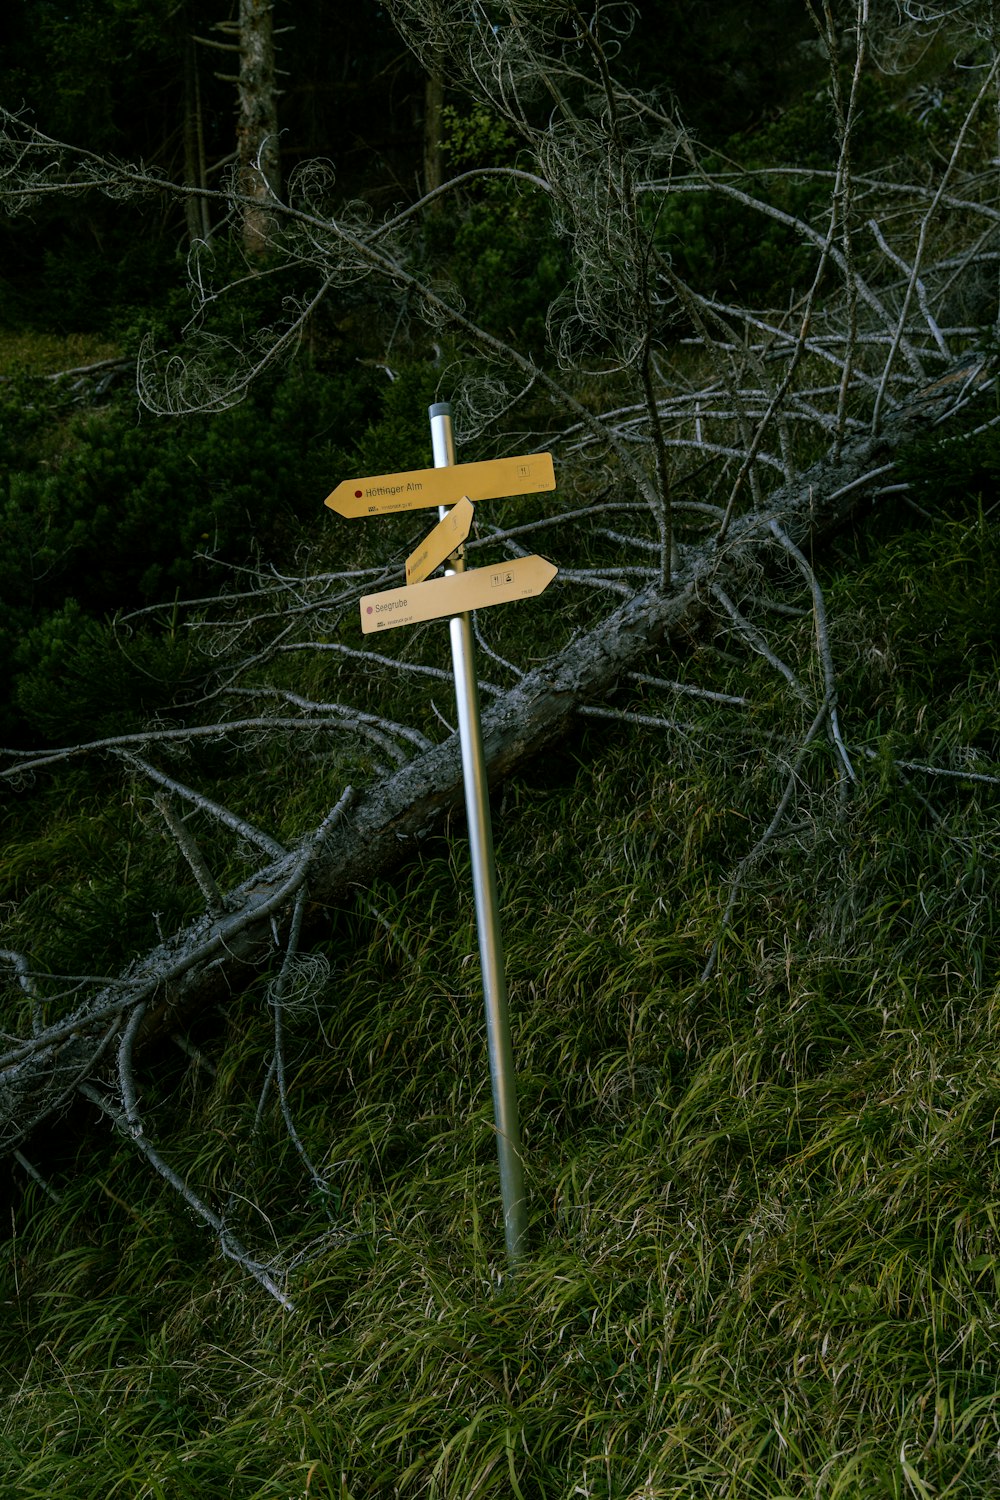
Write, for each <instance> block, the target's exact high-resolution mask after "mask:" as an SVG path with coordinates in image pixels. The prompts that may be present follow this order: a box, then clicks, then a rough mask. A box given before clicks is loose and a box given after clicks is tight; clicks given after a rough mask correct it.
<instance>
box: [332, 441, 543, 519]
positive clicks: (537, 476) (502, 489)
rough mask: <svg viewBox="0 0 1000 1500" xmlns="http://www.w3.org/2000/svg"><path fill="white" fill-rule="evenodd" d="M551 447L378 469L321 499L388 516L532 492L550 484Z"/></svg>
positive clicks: (341, 510)
mask: <svg viewBox="0 0 1000 1500" xmlns="http://www.w3.org/2000/svg"><path fill="white" fill-rule="evenodd" d="M555 487H556V476H555V473H554V471H553V468H552V454H551V453H529V454H526V455H525V456H523V457H521V458H491V459H487V460H486V461H485V462H484V463H478V464H450V465H449V466H448V467H447V468H441V469H412V470H411V471H410V473H408V474H376V475H375V476H374V477H373V478H371V479H345V480H343V482H342V483H341V484H338V485H337V488H336V489H335V490H334V491H333V492H332V493H331V494H329V495H327V497H326V500H325V501H324V504H326V505H328V506H329V507H330V509H331V510H335V511H336V512H337V514H338V515H341V516H386V515H389V514H391V513H392V512H393V511H399V510H425V509H426V508H427V507H428V506H431V505H454V504H455V502H456V501H457V500H461V498H462V496H463V495H467V496H468V498H469V499H470V500H498V499H500V498H501V496H504V495H535V494H538V493H539V491H541V490H554V489H555Z"/></svg>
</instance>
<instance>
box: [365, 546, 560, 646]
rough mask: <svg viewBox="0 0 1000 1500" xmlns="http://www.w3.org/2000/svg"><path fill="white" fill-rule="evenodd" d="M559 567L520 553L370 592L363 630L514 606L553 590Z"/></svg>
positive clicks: (383, 628) (368, 632)
mask: <svg viewBox="0 0 1000 1500" xmlns="http://www.w3.org/2000/svg"><path fill="white" fill-rule="evenodd" d="M558 571H559V569H558V568H557V567H556V565H555V563H550V562H549V561H548V560H547V559H546V558H544V557H537V556H534V555H532V556H530V557H515V558H512V559H511V560H510V561H508V562H504V563H498V564H497V565H496V566H495V567H492V568H473V569H472V570H471V571H469V572H467V573H446V574H445V576H444V577H443V578H431V579H429V580H428V581H427V582H426V583H418V584H415V585H414V587H413V588H407V589H385V590H384V591H383V592H382V593H380V594H366V595H365V596H364V598H363V599H362V600H361V629H362V630H363V631H364V633H365V635H371V634H372V632H373V631H375V630H391V629H393V627H394V626H396V625H416V624H419V623H420V622H422V621H424V620H440V619H442V618H443V617H444V616H445V615H464V614H466V613H467V612H468V611H469V610H471V609H486V608H487V607H488V606H489V605H491V604H509V603H510V602H511V601H512V600H514V599H531V598H534V596H535V595H536V594H540V593H541V592H542V590H543V589H546V588H548V586H549V584H550V583H551V582H552V580H553V578H554V577H555V576H556V574H557V573H558Z"/></svg>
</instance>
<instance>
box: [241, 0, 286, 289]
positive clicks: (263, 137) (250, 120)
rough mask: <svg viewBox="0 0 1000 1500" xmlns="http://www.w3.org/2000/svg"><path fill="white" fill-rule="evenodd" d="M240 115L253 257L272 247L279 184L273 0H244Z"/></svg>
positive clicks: (246, 227)
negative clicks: (274, 203) (273, 210)
mask: <svg viewBox="0 0 1000 1500" xmlns="http://www.w3.org/2000/svg"><path fill="white" fill-rule="evenodd" d="M239 41H240V75H239V85H238V89H239V120H238V124H237V130H236V141H237V158H238V162H239V189H240V193H241V194H242V196H243V198H244V199H245V200H248V201H246V203H245V206H244V209H243V248H244V249H245V250H246V252H247V254H248V255H249V256H251V257H252V258H253V259H255V260H260V259H262V258H263V257H264V256H266V255H267V253H268V247H269V245H270V242H271V236H272V230H273V215H272V213H271V208H270V202H271V199H272V198H273V197H276V196H277V195H278V193H279V192H280V190H281V162H280V156H279V151H278V103H277V88H276V86H275V65H274V25H273V5H272V3H271V0H240V18H239Z"/></svg>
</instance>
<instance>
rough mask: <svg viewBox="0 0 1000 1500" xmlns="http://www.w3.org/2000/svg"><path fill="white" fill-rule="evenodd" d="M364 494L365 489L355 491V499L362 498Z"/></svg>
mask: <svg viewBox="0 0 1000 1500" xmlns="http://www.w3.org/2000/svg"><path fill="white" fill-rule="evenodd" d="M363 494H364V490H355V491H354V498H355V500H360V499H361V497H362V495H363Z"/></svg>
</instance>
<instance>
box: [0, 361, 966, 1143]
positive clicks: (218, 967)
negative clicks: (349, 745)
mask: <svg viewBox="0 0 1000 1500" xmlns="http://www.w3.org/2000/svg"><path fill="white" fill-rule="evenodd" d="M991 384H992V371H991V368H990V366H989V362H988V361H987V360H986V359H985V358H979V359H977V360H976V361H975V362H974V363H970V362H968V361H967V362H966V363H965V364H964V365H963V366H962V367H961V368H960V369H957V370H954V371H952V372H950V373H949V374H948V375H946V376H945V377H942V378H941V379H940V380H938V381H936V382H934V383H933V384H932V385H929V386H927V387H925V388H924V389H923V390H921V391H920V392H918V394H917V395H916V396H914V397H913V398H911V400H910V401H909V402H908V403H907V404H906V405H905V406H904V407H902V408H901V409H900V410H899V411H897V412H896V413H894V414H893V415H892V417H891V418H889V419H888V420H887V421H886V422H885V424H884V426H883V428H882V430H881V431H880V433H879V434H878V435H877V436H875V437H862V438H858V439H855V440H854V441H852V442H849V443H844V444H843V445H842V446H841V449H840V453H839V456H837V457H835V458H833V457H831V458H827V459H824V460H821V461H820V462H818V463H816V464H814V465H813V466H812V467H811V468H809V469H808V470H807V471H806V472H805V473H803V474H802V475H801V476H800V477H799V478H798V479H796V480H795V481H794V482H792V483H790V484H786V485H784V486H782V487H781V488H780V489H778V490H777V491H776V492H775V493H774V494H772V496H771V497H770V499H769V501H768V502H767V504H766V506H765V507H764V508H762V509H760V510H757V511H755V512H753V513H751V514H749V515H746V516H743V517H739V518H737V519H735V520H734V521H733V524H732V526H731V528H730V530H729V533H728V535H727V536H726V538H725V540H724V542H721V543H720V542H719V541H718V540H710V541H708V542H706V543H704V544H702V545H701V546H700V547H692V548H690V549H688V551H687V552H686V554H685V555H684V556H683V557H682V560H681V568H680V570H679V574H678V576H677V578H676V579H675V582H674V586H673V588H672V589H671V590H670V591H663V590H661V589H660V588H659V587H658V586H656V585H655V584H654V585H653V586H651V587H649V588H646V589H644V590H642V591H641V592H639V593H636V594H634V595H633V596H632V597H630V598H629V599H627V600H626V601H625V602H624V603H623V604H622V605H621V606H620V607H619V608H618V609H617V610H615V612H614V613H612V614H611V615H610V616H609V617H607V618H606V619H604V620H602V621H601V623H600V624H599V625H598V626H597V628H596V629H594V630H592V631H591V632H589V633H587V634H583V635H580V636H578V637H577V638H576V639H575V640H573V641H572V642H571V643H570V645H569V646H568V647H567V648H566V649H565V650H564V651H563V652H562V653H561V655H559V656H557V657H555V658H553V659H551V660H549V661H547V662H546V663H544V664H543V665H542V666H540V667H537V668H536V669H535V670H533V671H531V672H529V673H526V674H525V675H523V676H522V677H521V678H520V679H519V680H518V681H517V683H516V684H515V685H514V686H513V687H512V688H510V689H509V690H508V691H507V692H506V693H504V694H502V695H500V696H498V697H497V699H496V701H495V702H494V703H492V704H491V705H490V707H489V708H488V709H487V710H486V712H485V713H484V715H483V740H484V747H485V753H486V760H487V766H488V769H489V774H490V779H491V782H492V783H493V784H494V785H495V784H498V783H500V782H502V781H503V780H504V779H505V778H506V777H509V776H511V775H512V774H514V773H515V772H517V771H518V770H520V769H521V768H522V767H523V766H524V765H525V764H526V763H527V762H528V761H529V760H531V759H532V758H533V757H535V756H537V755H539V754H540V753H542V752H543V751H545V750H546V749H548V748H550V747H551V746H553V745H555V744H556V743H558V742H559V741H560V740H561V739H562V738H563V737H564V736H565V735H566V734H567V732H568V731H569V730H570V729H571V727H572V726H573V725H574V723H575V722H577V721H578V717H579V716H580V714H581V713H583V712H585V711H586V710H587V709H588V708H594V707H595V706H598V705H600V704H602V703H603V702H605V701H606V700H607V699H608V698H609V697H610V696H611V695H613V693H614V692H615V690H616V688H617V687H618V686H619V684H623V683H626V682H627V681H628V679H629V674H630V673H632V672H633V671H634V670H635V669H636V668H638V667H640V666H641V665H643V664H646V663H648V661H649V658H650V657H651V656H652V655H653V654H654V653H655V651H656V650H657V648H658V647H660V646H661V645H663V644H664V643H666V642H668V641H670V640H671V639H679V638H682V637H686V638H689V637H690V636H691V635H692V634H693V633H695V632H697V630H698V629H699V627H700V626H701V625H702V624H703V623H704V622H707V621H709V620H711V618H712V617H713V609H712V605H711V602H710V601H711V599H712V591H713V588H715V589H717V588H719V587H723V588H724V589H726V590H727V591H729V592H733V593H736V592H738V591H739V589H740V587H741V585H742V583H743V582H745V581H751V580H756V581H759V576H760V572H761V570H762V569H767V568H769V567H773V566H774V561H775V558H776V557H777V556H779V555H780V554H779V553H778V552H777V550H776V549H775V546H774V542H775V536H776V531H775V528H778V529H779V532H778V533H777V534H780V536H781V537H782V538H783V539H785V541H783V547H782V551H784V552H787V551H788V550H789V549H790V548H793V547H794V548H797V549H799V550H800V551H801V552H802V553H804V554H808V555H815V553H816V551H817V550H818V549H819V548H820V547H821V546H822V544H823V542H824V540H826V539H828V538H829V536H830V535H831V534H832V533H834V532H836V531H838V530H840V529H841V528H843V527H844V526H845V525H846V524H847V523H848V522H849V521H850V520H851V519H852V518H853V517H855V516H856V515H857V514H858V513H859V512H860V511H861V509H862V507H863V506H865V505H866V504H868V503H870V500H871V497H873V496H874V495H875V494H876V493H877V491H878V490H879V488H884V480H885V476H886V474H888V473H889V472H890V471H891V470H892V468H893V466H894V463H895V461H896V457H897V455H898V454H899V452H900V450H901V449H902V448H904V447H905V446H906V445H907V444H908V443H909V442H911V441H912V440H913V439H914V438H915V437H916V436H917V435H918V434H920V433H921V432H922V431H926V430H928V429H931V428H933V427H936V426H938V424H939V423H940V422H941V421H942V420H943V419H944V418H945V417H946V416H947V414H948V412H949V411H950V410H953V409H954V407H955V404H956V402H957V401H959V402H961V403H962V404H964V403H965V401H966V399H967V398H968V395H969V392H970V390H971V389H978V390H979V391H984V390H986V389H987V388H989V387H990V386H991ZM827 689H828V694H829V684H827ZM829 708H830V699H829V696H827V697H826V698H825V699H824V703H823V708H822V710H821V718H822V719H825V716H826V715H827V713H828V712H829ZM814 727H815V726H814ZM95 748H99V747H95ZM462 802H463V791H462V777H461V766H460V759H459V754H458V747H457V743H456V740H455V738H454V737H452V738H450V739H448V740H446V741H444V742H442V743H441V744H439V745H435V746H433V747H431V748H429V749H426V750H423V751H422V752H421V753H419V754H416V755H415V756H414V757H413V758H412V759H410V760H408V761H407V762H406V763H405V764H403V765H401V766H400V767H399V769H398V770H396V771H394V772H393V773H392V774H391V775H389V776H387V777H385V778H384V779H383V780H381V781H379V782H377V783H376V784H375V785H373V786H371V787H370V788H368V789H366V790H365V791H363V792H361V793H359V794H357V795H354V794H353V793H351V792H350V791H348V792H345V794H344V796H343V797H342V798H341V799H340V801H339V802H338V803H337V805H336V807H335V808H334V809H333V810H332V811H331V812H330V814H328V816H327V817H326V819H324V821H323V823H322V824H321V825H320V827H319V828H317V829H316V830H315V832H314V833H313V834H312V835H310V836H309V837H308V838H307V839H306V840H304V841H303V842H302V843H301V844H300V845H299V846H298V847H297V848H295V849H293V850H290V851H288V852H281V853H280V854H276V855H275V856H274V857H273V858H272V859H271V860H270V862H269V863H268V864H266V865H265V866H264V867H263V868H262V869H259V870H258V871H257V872H256V873H255V874H254V875H252V876H251V877H250V878H249V879H248V880H246V881H244V882H243V883H242V884H241V885H240V886H238V887H236V888H235V889H234V890H232V891H230V892H229V893H228V895H227V896H226V897H225V899H224V907H225V911H224V913H223V914H222V915H221V916H212V915H210V914H207V915H205V916H203V917H202V918H200V919H199V920H198V921H196V922H193V923H191V924H190V925H189V926H188V927H187V928H185V929H184V930H182V931H181V932H179V933H177V934H176V935H175V936H173V937H172V938H170V939H169V940H167V941H166V942H164V943H161V944H160V945H159V946H158V947H157V948H156V949H154V950H153V951H152V952H150V953H148V954H147V955H146V956H145V957H143V958H140V959H137V960H135V961H134V962H133V964H132V965H131V966H130V967H129V968H128V969H127V970H126V971H125V972H124V973H123V974H122V975H121V976H120V977H119V978H118V979H116V980H115V982H114V983H112V984H109V985H104V986H101V987H99V988H97V989H95V990H94V991H93V992H92V993H91V995H90V996H89V998H88V999H86V1000H85V1001H83V1002H82V1003H81V1004H80V1005H79V1006H78V1007H77V1009H76V1011H75V1012H74V1013H73V1015H72V1016H70V1017H68V1018H65V1019H63V1020H60V1021H59V1022H58V1023H57V1024H54V1025H52V1026H50V1027H44V1026H39V1027H37V1028H36V1033H35V1034H34V1035H32V1036H30V1037H29V1038H27V1039H26V1040H25V1041H24V1042H21V1043H19V1044H17V1045H15V1046H13V1047H11V1048H10V1050H9V1051H8V1052H7V1054H6V1056H4V1057H0V1141H2V1149H3V1150H4V1151H5V1152H6V1153H10V1152H12V1151H15V1150H17V1149H19V1148H20V1147H21V1146H22V1145H23V1143H24V1141H25V1140H26V1139H27V1137H28V1136H29V1135H30V1134H31V1133H32V1131H33V1130H34V1129H36V1128H37V1126H38V1125H39V1124H41V1123H42V1122H43V1121H45V1120H46V1119H48V1118H50V1117H51V1116H52V1115H53V1114H55V1113H57V1112H58V1111H59V1110H60V1109H62V1108H63V1107H64V1106H65V1104H66V1102H67V1100H68V1099H69V1098H70V1097H71V1096H72V1095H73V1094H75V1093H76V1092H77V1091H78V1089H79V1088H80V1085H81V1084H82V1083H84V1082H85V1081H86V1080H88V1079H89V1078H92V1077H95V1076H96V1077H98V1078H101V1077H102V1069H103V1068H104V1067H105V1058H106V1055H107V1053H108V1049H109V1048H110V1047H111V1043H112V1041H113V1040H114V1039H115V1038H116V1037H118V1036H119V1035H120V1033H121V1031H122V1028H123V1027H126V1028H127V1033H126V1034H127V1035H128V1046H129V1048H131V1046H132V1045H133V1042H134V1045H135V1048H136V1050H137V1051H138V1050H140V1049H141V1048H143V1047H148V1046H149V1045H150V1044H151V1042H152V1041H153V1040H154V1039H159V1038H160V1037H161V1036H163V1035H170V1034H173V1033H174V1032H175V1031H176V1029H177V1026H178V1023H179V1022H180V1021H181V1020H182V1019H183V1017H184V1015H185V1014H187V1013H190V1012H192V1011H194V1010H195V1009H197V1008H201V1007H204V1006H205V1005H206V1004H207V1003H212V1002H215V1001H219V1000H222V999H224V998H225V997H226V996H227V995H228V994H230V993H233V992H237V991H241V990H243V989H244V988H245V987H246V984H247V981H248V979H249V978H250V976H251V975H253V974H254V973H255V972H257V971H258V969H259V968H260V967H261V965H263V964H267V963H269V962H273V960H274V957H275V953H276V945H277V946H280V947H281V948H284V949H285V950H286V951H287V934H288V929H289V923H290V922H291V921H292V920H293V913H294V910H295V908H296V902H297V897H298V893H299V892H300V891H301V890H302V889H303V887H304V886H305V883H306V881H307V879H308V884H309V893H310V897H311V899H312V900H313V901H314V902H317V903H321V904H323V905H324V906H329V905H330V904H331V903H334V902H336V901H337V900H339V899H341V898H343V897H344V896H345V895H346V894H348V893H349V892H351V891H352V890H357V889H358V888H361V889H362V890H364V889H365V888H367V887H368V886H370V885H371V883H372V882H373V880H374V879H375V878H376V877H377V876H379V875H381V874H383V873H384V872H385V871H387V870H388V869H390V868H392V867H394V866H397V865H398V864H399V863H400V862H401V861H402V860H404V859H405V858H407V857H408V856H410V855H412V853H413V852H414V851H415V850H417V849H419V847H420V844H421V841H422V840H423V839H424V838H425V837H426V836H427V835H429V834H430V833H432V832H434V831H435V830H437V829H438V828H440V826H441V825H442V823H443V821H444V820H445V819H446V818H449V817H453V816H457V815H459V814H460V809H461V806H462ZM277 847H280V846H277ZM296 920H297V919H296ZM282 934H284V936H282ZM296 940H297V939H296ZM293 951H294V944H293ZM8 962H10V963H12V965H13V967H14V969H15V971H16V973H17V978H18V982H19V983H20V985H21V987H22V989H24V988H25V985H26V984H27V983H30V982H31V971H30V960H28V959H27V958H26V959H25V962H24V963H20V962H19V961H18V959H17V958H16V957H15V958H13V959H12V958H11V956H10V955H8ZM26 993H27V994H29V995H30V990H29V991H26ZM141 1005H146V1006H147V1007H148V1009H147V1012H146V1014H145V1015H144V1016H143V1019H142V1024H141V1026H140V1025H139V1024H138V1023H137V1024H136V1031H135V1033H133V1032H132V1030H131V1027H130V1026H129V1020H130V1018H131V1017H132V1016H133V1015H134V1013H135V1012H136V1008H137V1007H139V1006H141ZM122 1113H123V1114H124V1116H125V1117H127V1113H128V1112H127V1109H126V1110H124V1111H122Z"/></svg>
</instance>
